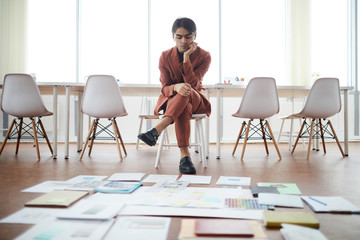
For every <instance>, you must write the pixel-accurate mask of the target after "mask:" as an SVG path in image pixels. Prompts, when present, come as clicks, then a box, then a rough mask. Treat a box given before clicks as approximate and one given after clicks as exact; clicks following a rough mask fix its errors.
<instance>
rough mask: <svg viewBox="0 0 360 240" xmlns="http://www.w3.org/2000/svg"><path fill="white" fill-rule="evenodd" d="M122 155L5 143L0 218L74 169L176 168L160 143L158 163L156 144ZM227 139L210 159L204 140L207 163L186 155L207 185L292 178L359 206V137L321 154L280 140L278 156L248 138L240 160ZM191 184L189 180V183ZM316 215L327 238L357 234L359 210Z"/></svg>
mask: <svg viewBox="0 0 360 240" xmlns="http://www.w3.org/2000/svg"><path fill="white" fill-rule="evenodd" d="M126 148H127V151H128V156H127V157H126V158H124V160H123V161H122V162H120V160H119V156H118V154H117V150H116V146H115V144H100V143H95V145H94V148H93V152H92V155H91V157H88V156H87V153H86V154H85V155H84V157H83V160H82V161H79V160H78V158H79V156H80V154H79V153H77V151H76V145H75V144H71V145H70V156H69V159H67V160H65V159H64V158H63V150H64V146H63V145H61V144H60V145H59V149H58V159H53V158H52V157H51V155H50V152H49V150H48V149H47V146H46V145H45V144H41V146H40V152H41V161H37V160H36V159H37V157H36V151H35V149H34V148H33V147H32V144H29V143H22V144H21V145H20V151H19V154H18V156H17V157H16V156H15V154H14V153H15V144H14V143H8V144H7V145H6V147H5V150H4V152H3V153H2V155H1V156H0V182H1V187H0V218H3V217H6V216H8V215H10V214H12V213H14V212H16V211H18V210H20V209H22V208H23V207H24V203H25V202H27V201H29V200H31V199H33V198H35V197H37V196H39V195H41V194H37V193H22V192H20V191H21V190H22V189H25V188H28V187H30V186H33V185H35V184H38V183H41V182H43V181H46V180H67V179H70V178H72V177H75V176H77V175H80V174H83V175H84V174H86V175H106V176H110V175H111V174H113V173H116V172H145V173H147V174H179V172H178V163H179V151H178V149H176V148H171V149H169V150H168V149H164V151H163V157H162V159H161V162H160V165H159V168H158V169H155V168H154V163H155V157H156V150H157V148H156V147H152V148H151V147H148V146H142V147H141V148H140V149H139V150H136V149H135V145H133V144H127V145H126ZM232 148H233V145H230V144H224V145H222V155H221V159H216V157H215V155H216V148H215V145H211V146H210V156H209V160H208V167H207V168H206V169H204V168H203V167H202V164H201V163H200V162H199V156H198V154H196V153H194V151H191V153H192V159H193V162H194V164H195V166H196V169H197V174H198V175H207V176H212V181H211V185H210V186H212V187H216V185H215V183H216V181H217V179H218V177H219V176H222V175H226V176H240V177H251V184H252V185H255V184H256V183H257V182H283V183H296V184H297V185H298V187H299V188H300V190H301V191H302V193H303V195H324V196H330V195H340V196H344V197H345V198H347V199H348V200H350V201H351V202H353V203H354V204H356V205H358V206H360V187H359V185H360V143H351V144H350V146H349V157H347V158H344V159H343V158H342V157H341V154H340V152H339V150H338V148H337V146H336V144H334V143H330V144H327V154H326V155H324V154H323V152H322V150H320V151H312V153H311V155H310V160H306V150H307V148H303V146H302V145H299V146H298V148H297V149H296V151H295V154H294V155H291V154H290V152H289V151H288V145H287V144H285V143H284V144H280V147H279V148H280V151H281V153H282V160H280V161H279V160H278V157H277V154H276V151H275V149H274V147H273V145H272V144H269V151H270V154H269V156H266V154H265V148H264V146H263V144H260V143H259V144H248V145H247V148H246V152H245V157H244V161H241V160H240V154H241V146H240V148H238V150H237V152H236V153H235V156H232V155H231V153H232ZM194 186H195V185H194ZM285 210H286V211H311V210H310V209H309V208H308V207H307V206H305V209H285V208H277V209H276V211H285ZM315 215H316V218H317V219H319V221H320V230H321V231H322V232H323V233H324V234H325V236H326V237H328V239H337V240H339V239H359V236H360V214H358V215H355V214H353V215H346V214H315ZM179 224H180V218H173V221H172V224H171V229H170V233H169V238H168V239H177V234H178V230H179ZM30 227H31V225H25V224H4V223H1V224H0V239H2V240H4V239H13V238H14V237H16V236H18V235H20V234H21V233H23V232H24V231H26V230H27V229H29V228H30ZM264 229H265V231H266V234H267V236H268V238H269V239H282V236H281V234H280V232H279V229H275V230H273V229H266V228H264Z"/></svg>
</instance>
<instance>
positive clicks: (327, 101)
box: [291, 78, 345, 159]
mask: <svg viewBox="0 0 360 240" xmlns="http://www.w3.org/2000/svg"><path fill="white" fill-rule="evenodd" d="M340 110H341V96H340V86H339V79H337V78H319V79H317V80H316V81H315V83H314V84H313V86H312V87H311V90H310V93H309V96H308V97H307V100H306V103H305V106H304V108H303V109H302V111H301V112H299V113H296V114H292V115H291V116H293V117H298V118H303V119H304V121H303V124H302V125H301V128H300V131H299V134H298V137H297V138H296V141H295V144H294V147H293V150H292V151H291V154H293V153H294V151H295V148H296V145H297V143H298V141H299V138H309V146H308V153H307V158H306V159H309V157H310V150H311V142H312V139H313V138H319V137H320V138H321V140H322V143H323V149H324V153H326V148H325V134H327V135H329V136H330V137H331V138H333V139H335V141H336V143H337V145H338V147H339V149H340V152H341V154H342V156H343V157H345V154H344V152H343V150H342V148H341V145H340V142H339V140H338V138H337V136H336V133H335V131H334V128H333V126H332V124H331V121H330V120H329V119H327V118H329V117H331V116H333V115H335V114H336V113H339V112H340ZM307 118H309V119H311V123H310V125H309V124H307V122H306V119H307ZM322 119H323V120H324V121H327V123H326V124H325V125H323V124H322V122H321V120H322ZM315 121H317V123H315ZM315 125H316V126H315ZM305 126H306V127H305ZM314 126H315V128H319V129H320V131H317V130H315V133H314ZM304 127H305V129H304ZM328 127H330V129H331V132H330V131H329V130H330V129H328ZM303 130H304V131H303Z"/></svg>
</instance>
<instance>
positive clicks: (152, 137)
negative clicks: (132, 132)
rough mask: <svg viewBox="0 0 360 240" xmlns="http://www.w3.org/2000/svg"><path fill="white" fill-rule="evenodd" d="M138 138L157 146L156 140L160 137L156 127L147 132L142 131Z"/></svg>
mask: <svg viewBox="0 0 360 240" xmlns="http://www.w3.org/2000/svg"><path fill="white" fill-rule="evenodd" d="M138 138H139V139H140V140H141V141H143V142H144V143H146V144H147V145H149V146H155V144H156V141H157V140H158V138H159V133H158V132H157V130H156V129H155V128H152V129H150V130H149V131H147V132H144V133H140V134H139V135H138Z"/></svg>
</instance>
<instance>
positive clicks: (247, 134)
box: [241, 120, 251, 161]
mask: <svg viewBox="0 0 360 240" xmlns="http://www.w3.org/2000/svg"><path fill="white" fill-rule="evenodd" d="M250 126H251V120H249V122H248V126H247V129H246V134H245V139H244V145H243V149H242V153H241V161H242V160H243V158H244V153H245V148H246V143H247V140H248V136H249V131H250Z"/></svg>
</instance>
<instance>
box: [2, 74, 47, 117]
mask: <svg viewBox="0 0 360 240" xmlns="http://www.w3.org/2000/svg"><path fill="white" fill-rule="evenodd" d="M1 110H2V111H3V112H6V113H7V114H9V115H12V116H15V117H18V118H22V117H39V116H45V115H51V113H50V112H49V111H48V110H47V109H46V107H45V105H44V102H43V100H42V98H41V96H40V92H39V89H38V87H37V86H36V83H35V81H34V79H33V78H32V77H31V76H30V75H28V74H21V73H12V74H6V75H5V77H4V83H3V91H2V97H1Z"/></svg>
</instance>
